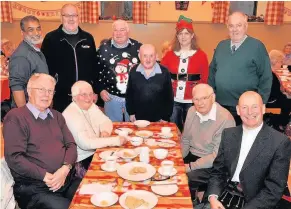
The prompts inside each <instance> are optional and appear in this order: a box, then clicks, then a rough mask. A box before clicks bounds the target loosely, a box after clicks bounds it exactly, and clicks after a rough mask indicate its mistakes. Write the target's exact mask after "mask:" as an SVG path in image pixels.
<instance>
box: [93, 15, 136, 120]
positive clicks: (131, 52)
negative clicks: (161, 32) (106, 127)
mask: <svg viewBox="0 0 291 209" xmlns="http://www.w3.org/2000/svg"><path fill="white" fill-rule="evenodd" d="M140 46H141V43H139V42H138V41H136V40H133V39H131V38H129V26H128V24H127V22H126V21H124V20H116V21H114V22H113V24H112V38H111V39H109V40H108V41H106V42H105V43H104V44H103V45H101V46H100V48H99V50H98V55H97V56H98V68H99V69H100V72H99V80H98V94H99V95H100V96H101V98H102V99H103V101H104V102H105V104H104V109H105V114H106V115H107V116H108V117H109V118H110V120H112V121H113V122H118V121H124V120H125V121H129V115H128V113H127V111H126V107H125V93H126V87H127V82H128V74H129V71H130V68H131V67H132V66H133V65H134V64H137V63H139V58H138V52H139V48H140Z"/></svg>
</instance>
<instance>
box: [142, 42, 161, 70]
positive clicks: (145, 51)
mask: <svg viewBox="0 0 291 209" xmlns="http://www.w3.org/2000/svg"><path fill="white" fill-rule="evenodd" d="M138 56H139V59H140V63H141V64H142V65H143V67H144V69H145V70H151V69H153V67H154V65H155V64H156V60H157V53H156V49H155V47H154V46H153V45H152V44H143V45H142V46H141V47H140V49H139V54H138Z"/></svg>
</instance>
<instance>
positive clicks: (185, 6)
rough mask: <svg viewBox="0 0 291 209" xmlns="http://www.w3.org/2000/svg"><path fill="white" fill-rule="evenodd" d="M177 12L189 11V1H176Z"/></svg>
mask: <svg viewBox="0 0 291 209" xmlns="http://www.w3.org/2000/svg"><path fill="white" fill-rule="evenodd" d="M175 5H176V10H184V11H186V10H188V6H189V1H175Z"/></svg>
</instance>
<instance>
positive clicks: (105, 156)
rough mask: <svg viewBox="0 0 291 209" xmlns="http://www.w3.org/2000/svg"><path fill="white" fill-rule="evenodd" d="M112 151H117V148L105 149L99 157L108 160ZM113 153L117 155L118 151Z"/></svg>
mask: <svg viewBox="0 0 291 209" xmlns="http://www.w3.org/2000/svg"><path fill="white" fill-rule="evenodd" d="M112 152H115V150H107V151H103V152H101V153H100V154H99V157H100V158H101V159H103V160H106V158H107V157H108V156H110V155H111V154H112ZM113 155H117V152H115V153H114V154H113Z"/></svg>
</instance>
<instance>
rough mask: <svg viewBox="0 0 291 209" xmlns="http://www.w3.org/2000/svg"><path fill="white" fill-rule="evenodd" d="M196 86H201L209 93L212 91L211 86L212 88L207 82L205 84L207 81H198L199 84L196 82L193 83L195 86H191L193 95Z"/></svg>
mask: <svg viewBox="0 0 291 209" xmlns="http://www.w3.org/2000/svg"><path fill="white" fill-rule="evenodd" d="M198 88H203V89H204V91H208V93H209V94H211V93H214V90H213V88H212V87H211V86H210V85H209V84H207V83H199V84H197V85H195V86H194V87H193V89H192V95H193V93H194V92H195V91H196V90H197V89H198Z"/></svg>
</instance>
